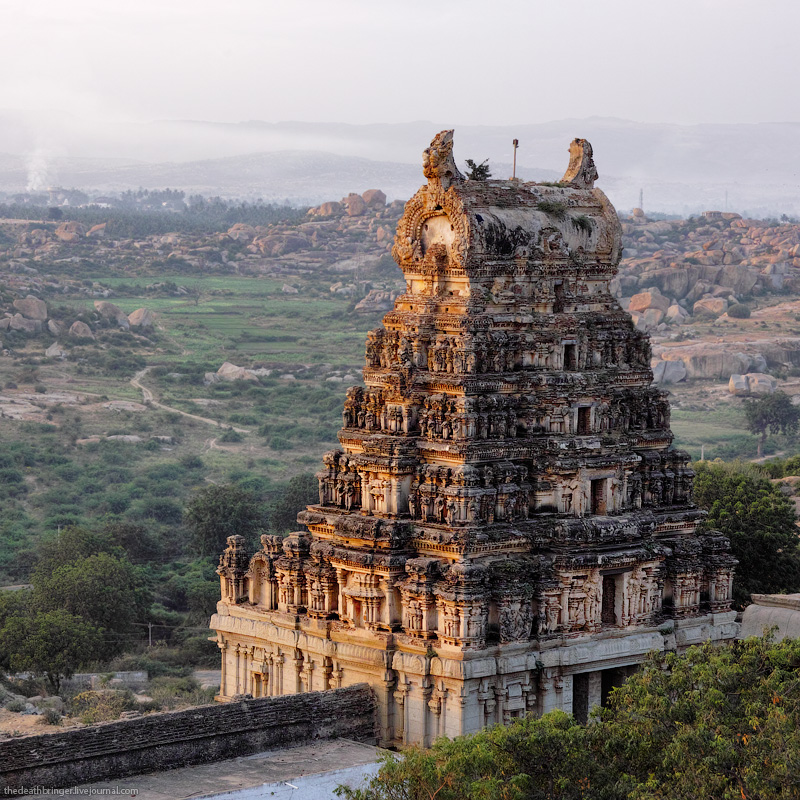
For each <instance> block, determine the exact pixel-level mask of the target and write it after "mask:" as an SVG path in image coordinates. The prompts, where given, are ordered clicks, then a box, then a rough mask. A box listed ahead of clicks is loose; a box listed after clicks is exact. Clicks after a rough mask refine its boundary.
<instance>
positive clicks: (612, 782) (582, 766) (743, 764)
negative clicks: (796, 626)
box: [337, 638, 800, 800]
mask: <svg viewBox="0 0 800 800" xmlns="http://www.w3.org/2000/svg"><path fill="white" fill-rule="evenodd" d="M798 669H800V641H798V640H786V641H783V642H781V643H779V644H774V643H772V642H769V641H768V640H765V639H755V638H753V639H748V640H746V641H744V642H736V643H735V644H733V645H730V646H728V647H722V648H718V647H714V646H713V645H712V644H707V645H705V646H704V647H694V648H691V649H690V650H688V651H687V653H686V654H685V655H677V654H675V653H669V654H656V655H653V656H651V657H650V659H649V660H648V661H647V662H646V663H645V665H644V667H643V669H642V671H641V672H640V673H638V674H636V675H634V676H633V677H631V678H629V679H628V681H627V682H626V683H625V685H624V686H623V687H621V688H620V689H616V690H615V691H614V692H612V695H611V697H610V704H609V707H608V708H606V709H603V710H602V711H601V712H600V713H598V714H596V715H595V717H594V719H593V721H592V722H591V724H589V725H586V726H583V725H580V724H579V723H577V722H576V721H575V720H574V719H572V718H571V717H569V716H568V715H566V714H564V713H563V712H560V711H554V712H551V713H550V714H546V715H545V716H544V717H542V718H541V719H533V718H526V719H523V720H520V721H517V722H514V723H513V724H512V725H510V726H508V727H494V728H491V729H489V730H486V731H482V732H481V733H478V734H475V735H474V736H469V737H463V738H459V739H456V740H452V741H451V740H447V739H440V740H439V741H437V742H436V743H435V744H434V746H433V747H432V748H430V749H429V750H423V749H421V748H416V747H415V748H409V749H408V750H405V751H404V752H403V757H402V759H398V758H396V756H394V755H391V754H390V755H388V756H386V757H385V758H384V760H383V763H382V766H381V768H380V771H379V773H378V774H377V776H376V777H374V778H372V779H371V781H370V782H369V784H368V785H367V787H366V788H363V789H349V788H346V787H339V789H337V794H338V795H339V796H340V797H344V798H346V799H347V800H431V798H436V800H590V799H591V800H697V798H714V800H741V798H770V800H789V798H796V797H798V793H800V682H798V679H797V674H798Z"/></svg>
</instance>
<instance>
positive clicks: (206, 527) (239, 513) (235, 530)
mask: <svg viewBox="0 0 800 800" xmlns="http://www.w3.org/2000/svg"><path fill="white" fill-rule="evenodd" d="M185 518H186V522H187V524H188V525H189V528H190V530H191V532H192V541H193V544H194V547H195V549H196V551H197V552H198V553H199V554H200V555H206V556H207V555H212V556H215V555H218V554H219V553H220V552H222V550H224V549H225V540H226V539H227V538H228V537H229V536H233V535H235V534H240V535H241V536H244V537H245V539H247V540H248V542H249V543H250V544H251V545H253V544H254V543H255V542H256V541H257V540H258V537H259V535H260V534H261V533H265V532H266V528H267V513H266V508H265V507H264V505H263V503H262V502H261V501H260V500H259V499H258V498H257V497H256V496H255V495H254V494H253V493H252V492H248V491H247V490H245V489H241V488H240V487H238V486H234V485H233V484H224V485H220V486H208V487H206V488H205V489H201V490H200V491H199V492H196V493H195V494H194V495H193V496H192V498H191V499H190V501H189V503H188V505H187V506H186V515H185Z"/></svg>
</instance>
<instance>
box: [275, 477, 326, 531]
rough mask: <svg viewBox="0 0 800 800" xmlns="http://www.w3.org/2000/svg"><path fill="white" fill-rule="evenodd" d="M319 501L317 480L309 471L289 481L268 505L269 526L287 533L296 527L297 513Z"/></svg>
mask: <svg viewBox="0 0 800 800" xmlns="http://www.w3.org/2000/svg"><path fill="white" fill-rule="evenodd" d="M318 501H319V482H318V481H317V479H316V478H315V477H314V475H313V474H312V473H310V472H307V473H304V474H303V475H298V476H297V477H295V478H292V479H291V480H290V481H289V484H288V486H287V487H286V489H285V490H283V491H281V492H280V494H279V496H278V498H277V499H276V500H275V501H274V502H273V503H272V505H271V507H270V527H271V528H272V530H273V531H274V532H275V533H279V534H282V533H287V532H288V531H292V530H294V529H295V528H296V527H297V513H298V512H299V511H303V510H304V509H305V507H306V506H307V505H309V504H310V503H316V502H318Z"/></svg>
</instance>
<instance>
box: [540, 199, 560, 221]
mask: <svg viewBox="0 0 800 800" xmlns="http://www.w3.org/2000/svg"><path fill="white" fill-rule="evenodd" d="M536 208H537V209H538V210H539V211H541V212H542V213H543V214H549V215H550V216H551V217H555V218H556V219H562V218H563V217H564V215H565V214H566V213H567V207H566V206H565V205H564V204H563V203H559V202H558V201H557V200H542V201H541V202H539V203H537V205H536Z"/></svg>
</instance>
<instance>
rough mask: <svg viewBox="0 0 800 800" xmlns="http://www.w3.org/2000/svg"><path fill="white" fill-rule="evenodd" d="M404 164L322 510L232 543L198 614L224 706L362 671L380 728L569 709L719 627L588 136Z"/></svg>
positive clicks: (710, 580) (712, 557)
mask: <svg viewBox="0 0 800 800" xmlns="http://www.w3.org/2000/svg"><path fill="white" fill-rule="evenodd" d="M423 171H424V174H425V177H426V178H427V179H428V182H427V184H426V185H424V186H422V187H421V188H420V190H419V191H418V192H417V193H416V194H415V195H414V197H412V198H411V199H410V200H409V201H408V203H407V204H406V208H405V213H404V214H403V217H402V218H401V220H400V222H399V224H398V230H397V235H396V238H395V246H394V250H393V253H394V257H395V259H396V260H397V262H398V264H399V266H400V268H401V269H402V270H403V273H404V275H405V279H406V292H405V293H404V294H402V295H400V296H399V297H398V298H397V300H396V302H395V307H394V309H393V310H392V311H390V312H389V313H388V314H386V316H385V317H384V323H383V326H382V327H380V328H378V329H376V330H374V331H372V332H370V334H369V337H368V339H367V344H366V354H365V355H366V358H365V368H364V384H365V385H364V386H363V387H353V388H351V389H349V390H348V391H347V396H346V398H345V399H344V411H343V414H342V423H343V427H342V430H341V432H340V434H339V440H340V443H341V447H340V449H338V450H334V451H331V452H329V453H326V454H325V455H324V457H323V464H324V467H323V469H322V470H321V471H320V472H319V473H317V478H318V481H319V502H318V503H317V504H316V505H312V506H309V507H308V509H307V510H305V511H303V512H301V513H300V514H299V516H298V522H299V523H300V525H301V526H302V527H303V528H304V530H302V531H298V532H295V533H292V534H291V535H290V536H289V537H287V538H286V539H284V540H283V541H282V542H279V541H274V538H275V537H269V538H267V539H265V540H264V541H263V547H262V549H261V550H260V551H259V552H258V553H256V554H255V555H253V557H252V559H250V558H249V557H248V555H247V554H246V553H245V551H244V541H243V540H241V537H232V538H231V539H229V541H228V548H227V549H226V550H225V553H224V554H223V555H222V557H221V559H220V566H219V569H218V573H219V575H220V579H221V584H222V600H221V602H220V603H219V605H218V610H217V613H216V614H215V615H214V617H213V618H212V621H211V627H212V628H213V629H214V630H216V631H217V636H218V642H219V644H220V647H221V650H222V653H223V678H222V687H221V691H220V698H221V699H223V700H224V699H230V698H231V697H233V696H234V695H236V694H242V693H247V692H251V693H253V692H255V693H258V692H259V691H261V692H264V691H268V692H269V693H271V694H285V693H293V692H299V691H310V690H324V689H328V688H332V687H334V686H344V685H348V684H350V683H355V682H362V681H369V683H370V684H371V685H372V687H373V689H374V691H375V692H376V695H377V696H378V700H379V706H380V709H381V710H380V720H379V722H380V739H381V741H382V742H383V743H394V744H400V745H402V744H408V743H411V742H419V743H422V744H429V743H430V742H431V741H432V739H433V738H435V737H436V736H437V735H441V734H446V735H449V736H454V735H458V734H462V733H468V732H471V731H474V730H477V729H478V728H480V727H481V726H483V725H487V724H492V723H495V722H503V721H504V720H507V719H511V718H513V717H514V716H517V715H519V714H523V713H528V712H529V711H530V710H531V709H535V710H536V711H537V712H544V711H548V710H550V709H551V708H564V709H565V710H567V711H575V712H576V713H581V714H583V713H584V712H585V711H586V709H585V708H584V709H581V708H578V707H577V706H576V705H575V704H576V703H584V704H594V703H596V702H600V699H601V696H600V690H599V688H597V687H600V686H602V685H603V683H604V681H605V680H606V676H603V677H602V679H601V677H600V676H599V675H598V673H600V672H602V671H604V670H612V671H613V670H617V669H618V668H619V665H620V664H623V665H627V666H626V667H625V668H626V669H627V668H628V667H629V666H630V665H633V664H636V663H638V662H639V661H641V660H642V659H643V658H644V655H645V653H646V652H647V651H648V650H650V649H652V648H653V647H658V646H662V647H673V646H682V645H681V644H680V643H685V642H693V641H697V640H699V639H702V638H704V637H711V638H713V639H715V640H724V639H728V638H731V637H732V636H734V635H735V631H736V624H735V622H734V615H732V612H730V610H729V609H730V599H731V594H730V591H731V581H732V575H733V568H734V565H735V561H734V559H733V558H732V557H731V555H730V548H729V544H728V542H727V540H726V539H725V537H724V536H722V535H721V534H719V533H716V532H704V533H702V534H698V533H697V525H698V522H699V521H700V520H701V519H702V513H701V512H700V511H699V510H698V509H697V508H696V507H695V506H694V504H693V502H692V497H691V488H692V479H693V477H694V474H693V472H692V470H691V468H690V466H689V458H688V456H687V454H686V453H683V452H681V451H679V450H676V449H674V448H673V447H672V433H671V432H670V430H669V406H668V403H667V400H666V396H665V395H664V394H663V393H662V392H661V391H660V390H659V389H658V388H656V387H654V386H653V384H652V378H653V376H652V372H651V370H650V368H649V364H650V347H649V341H648V338H647V336H646V335H645V334H643V333H641V332H640V331H638V330H637V329H636V328H635V327H634V325H633V323H632V321H631V319H630V316H629V315H628V314H627V313H626V312H625V311H623V310H622V309H621V308H620V306H619V304H618V303H617V301H616V299H615V298H614V296H613V295H612V294H611V292H610V290H609V283H610V281H611V280H612V279H613V278H614V276H615V274H616V271H617V265H618V263H619V257H620V247H621V228H620V223H619V220H618V219H617V216H616V213H615V211H614V209H613V207H612V206H611V204H610V203H609V201H608V199H607V198H606V196H605V195H604V194H603V193H602V192H601V191H600V190H599V189H597V188H594V182H595V180H596V179H597V170H596V169H595V167H594V161H593V157H592V148H591V145H590V144H589V143H588V142H587V141H585V140H583V139H576V140H575V141H573V142H572V144H571V145H570V165H569V168H568V170H567V173H566V175H565V176H564V181H563V183H562V184H557V185H545V184H537V183H525V182H521V181H502V180H488V181H465V180H463V178H462V176H461V174H460V173H459V171H458V168H457V166H456V162H455V158H454V154H453V132H452V131H443V132H442V133H440V134H439V135H437V136H436V137H435V139H434V140H433V142H431V145H430V147H429V148H428V149H427V150H426V151H425V154H424V164H423ZM665 617H671V622H670V625H669V626H665V625H664V620H665ZM662 630H669V631H673V630H674V632H675V633H674V634H673V633H671V632H670V633H669V634H668V635H666V634H665V635H664V636H662V634H661V633H660V631H662ZM659 643H660V644H659ZM676 643H679V644H677V645H676ZM571 648H575V649H574V650H572V649H571ZM281 659H283V660H281ZM293 663H296V664H300V665H301V667H300V669H299V670H297V671H295V670H293V669H292V668H291V664H293ZM261 665H266V666H263V667H262V666H261ZM262 670H269V673H268V674H267V672H262ZM592 674H593V677H592ZM590 677H591V680H590ZM608 677H609V679H610V680H611V682H612V683H613V682H614V681H615V680H617V678H616V677H614V676H612V675H609V676H608ZM576 686H583V687H584V689H585V690H584V689H581V690H580V691H578V690H577V689H574V687H576ZM570 687H573V688H570ZM591 687H595V689H591ZM592 692H594V694H592Z"/></svg>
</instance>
